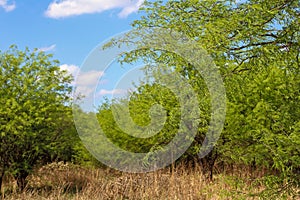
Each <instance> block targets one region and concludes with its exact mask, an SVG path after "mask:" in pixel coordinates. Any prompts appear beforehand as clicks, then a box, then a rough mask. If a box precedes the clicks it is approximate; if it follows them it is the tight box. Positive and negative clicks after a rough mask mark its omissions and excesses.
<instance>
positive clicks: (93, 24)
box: [0, 0, 143, 95]
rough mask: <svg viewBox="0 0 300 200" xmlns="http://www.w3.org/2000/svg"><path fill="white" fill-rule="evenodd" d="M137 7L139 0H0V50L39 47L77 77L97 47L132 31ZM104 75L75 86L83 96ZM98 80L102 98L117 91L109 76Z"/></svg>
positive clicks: (98, 73)
mask: <svg viewBox="0 0 300 200" xmlns="http://www.w3.org/2000/svg"><path fill="white" fill-rule="evenodd" d="M142 3H143V0H60V1H57V0H26V1H24V0H14V1H11V0H0V27H1V29H0V30H1V31H0V50H1V51H5V50H7V49H8V47H9V46H10V45H12V44H16V45H17V46H18V47H19V49H24V48H25V47H29V48H30V49H33V48H39V49H40V50H42V51H46V52H47V53H53V54H54V58H55V59H58V60H59V61H60V62H61V67H62V69H66V70H68V71H70V73H73V74H76V73H78V71H80V69H79V67H80V66H81V65H82V63H83V61H84V60H85V58H86V57H87V56H88V54H89V52H91V51H92V50H93V49H94V48H95V47H96V46H97V45H99V44H100V43H101V42H103V41H104V40H106V39H108V38H110V37H112V36H114V35H116V34H118V33H120V32H123V31H126V30H129V29H130V28H131V26H130V24H131V23H132V22H133V20H135V19H138V18H139V17H140V15H141V13H137V10H138V8H139V7H140V6H141V4H142ZM115 72H116V71H113V72H112V73H115ZM122 73H123V72H122ZM104 75H105V73H104V72H103V71H97V70H94V71H90V72H84V74H83V72H82V77H81V79H83V80H80V81H78V83H77V84H78V85H77V86H78V87H81V90H82V91H83V92H88V90H89V87H90V86H91V85H88V84H95V82H97V81H99V79H98V78H99V76H104ZM102 81H103V82H102V84H103V88H102V89H101V88H100V89H99V90H102V93H101V94H102V95H109V94H112V93H113V92H114V91H118V90H116V88H114V87H113V86H112V84H110V81H111V80H109V77H108V76H106V78H104V79H103V80H102ZM100 83H101V81H100ZM80 84H81V85H80ZM119 91H120V90H119Z"/></svg>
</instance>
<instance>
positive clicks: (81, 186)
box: [2, 163, 264, 200]
mask: <svg viewBox="0 0 300 200" xmlns="http://www.w3.org/2000/svg"><path fill="white" fill-rule="evenodd" d="M249 172H250V170H249V169H247V168H240V167H239V168H238V167H236V168H234V167H233V168H229V167H227V171H226V173H218V174H217V175H215V178H214V180H212V181H209V180H208V179H206V178H205V175H204V173H202V171H201V168H200V167H199V166H196V167H186V166H184V167H183V166H177V167H174V168H172V167H171V168H168V169H163V170H159V171H156V172H150V173H143V174H130V173H122V172H118V171H114V170H111V169H107V170H104V169H91V168H84V167H80V166H76V165H73V164H63V163H52V164H50V165H47V166H44V167H42V168H40V169H37V170H36V171H35V172H34V174H33V175H31V176H30V177H28V181H29V184H28V186H27V188H26V189H25V191H24V192H22V193H17V192H16V188H15V183H14V182H13V181H12V180H11V179H8V180H7V181H6V183H5V184H4V190H5V191H3V193H4V194H2V198H5V199H7V200H17V199H22V200H23V199H24V200H27V199H33V200H40V199H53V200H54V199H68V200H69V199H74V200H94V199H95V200H97V199H99V200H106V199H107V200H108V199H109V200H111V199H112V200H123V199H124V200H125V199H134V200H138V199H143V200H148V199H149V200H156V199H157V200H158V199H162V200H167V199H172V200H176V199H180V200H181V199H182V200H189V199H201V200H205V199H259V197H258V196H255V195H252V196H251V194H256V193H259V192H260V191H262V190H263V189H264V186H263V185H261V184H259V183H258V182H256V181H254V180H253V179H252V177H253V176H254V175H255V176H256V177H258V176H263V174H264V171H262V170H260V171H251V173H249Z"/></svg>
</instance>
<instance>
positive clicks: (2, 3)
mask: <svg viewBox="0 0 300 200" xmlns="http://www.w3.org/2000/svg"><path fill="white" fill-rule="evenodd" d="M0 7H2V8H4V10H5V11H6V12H10V11H12V10H14V9H15V8H16V4H15V2H13V3H11V4H9V3H8V2H7V0H0Z"/></svg>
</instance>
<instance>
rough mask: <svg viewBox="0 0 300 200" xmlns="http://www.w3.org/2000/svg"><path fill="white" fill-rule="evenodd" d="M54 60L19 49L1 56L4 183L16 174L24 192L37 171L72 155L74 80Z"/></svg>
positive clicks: (0, 135)
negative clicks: (71, 104) (27, 179)
mask: <svg viewBox="0 0 300 200" xmlns="http://www.w3.org/2000/svg"><path fill="white" fill-rule="evenodd" d="M51 57H52V56H51V55H47V54H45V53H44V52H40V51H38V50H34V51H30V50H28V49H26V50H24V51H21V50H18V49H17V47H16V46H12V47H10V49H9V50H8V51H5V52H1V55H0V88H1V89H0V104H1V107H0V142H1V146H0V170H1V174H0V175H1V176H0V181H1V182H0V183H2V178H3V176H4V174H5V173H11V174H12V175H13V176H14V177H15V178H16V180H17V183H18V187H19V188H20V189H21V190H22V189H24V187H25V186H26V177H27V176H28V175H29V173H30V172H31V171H32V169H33V167H34V166H36V165H37V164H43V163H46V162H50V161H52V160H55V159H62V160H65V159H70V156H71V155H70V154H72V153H70V152H68V151H71V150H72V147H71V145H72V141H70V140H72V139H74V137H75V136H74V133H75V132H73V130H74V129H73V130H72V126H73V124H72V120H70V119H72V118H71V108H70V100H71V95H70V92H71V86H70V81H71V77H70V76H68V75H67V74H66V72H65V71H61V70H60V68H59V66H58V61H56V60H53V59H52V58H51Z"/></svg>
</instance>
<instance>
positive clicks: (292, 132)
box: [110, 0, 300, 184]
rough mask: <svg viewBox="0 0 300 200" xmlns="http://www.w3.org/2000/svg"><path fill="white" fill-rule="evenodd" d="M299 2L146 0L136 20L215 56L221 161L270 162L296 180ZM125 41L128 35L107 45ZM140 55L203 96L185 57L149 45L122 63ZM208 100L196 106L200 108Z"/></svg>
mask: <svg viewBox="0 0 300 200" xmlns="http://www.w3.org/2000/svg"><path fill="white" fill-rule="evenodd" d="M299 7H300V2H299V1H298V0H275V1H268V0H245V1H238V2H237V1H235V0H226V1H218V0H212V1H198V0H190V1H179V0H175V1H167V2H165V1H155V2H146V3H145V4H144V7H143V8H142V11H145V15H144V16H142V17H141V19H139V20H136V21H135V22H134V23H133V29H134V31H136V32H138V31H139V30H142V29H143V28H157V27H159V28H164V29H166V30H175V31H177V32H180V33H183V34H184V35H185V36H187V37H189V38H190V39H193V40H194V41H196V42H198V44H199V46H202V47H203V48H204V49H206V50H207V51H208V53H209V54H210V55H211V56H212V57H213V59H214V61H215V63H216V65H217V66H218V67H219V70H220V72H221V74H222V76H223V80H224V82H225V86H226V91H227V105H228V113H227V118H226V123H225V129H224V132H223V134H222V137H221V139H220V140H219V143H218V144H217V145H216V147H215V149H214V151H215V152H219V153H220V154H217V155H221V157H220V159H223V161H225V162H230V161H234V162H239V163H243V164H249V163H252V164H254V165H255V166H261V165H265V166H269V168H270V169H276V170H279V172H280V173H282V174H283V178H282V179H281V180H286V179H288V180H293V181H291V182H294V181H296V182H297V180H298V182H297V184H299V177H298V176H297V175H295V173H294V172H296V171H297V170H299V166H300V162H299V141H300V138H299V128H298V127H299V119H300V115H299V104H300V101H299V89H300V84H299V76H300V61H299V56H300V26H299V25H300V17H299V16H300V10H299ZM142 37H143V36H142ZM129 39H130V38H129ZM135 41H136V40H132V41H131V42H135ZM124 42H125V43H126V42H127V43H128V38H126V39H125V40H124V39H120V40H117V41H113V42H112V43H110V45H117V44H122V43H124ZM129 42H130V41H129ZM141 58H142V59H145V60H152V61H154V62H163V63H164V64H165V65H166V66H169V68H170V69H173V70H176V71H177V72H179V73H181V74H182V76H183V77H185V78H187V79H188V81H190V83H191V85H193V88H194V89H195V90H196V91H198V92H199V93H200V94H203V93H204V94H205V91H203V89H202V88H203V81H202V80H201V78H200V76H201V75H199V74H197V71H196V70H195V67H194V66H193V65H191V63H187V61H186V60H185V59H184V58H182V57H180V56H178V55H176V54H174V53H172V52H169V51H164V50H163V49H153V48H147V47H146V46H145V48H139V49H138V50H136V51H132V52H130V53H126V54H125V55H124V57H122V59H123V61H125V62H132V61H136V60H138V59H141ZM195 77H196V78H195ZM195 79H196V80H195ZM206 105H207V104H203V105H199V108H200V110H201V109H202V110H203V109H205V107H203V106H206ZM205 113H206V114H207V113H208V114H209V111H207V112H205ZM206 124H208V123H206ZM203 128H205V127H200V129H203ZM199 133H201V130H199ZM200 136H201V134H200ZM199 138H200V141H199V143H201V139H202V138H201V137H199ZM194 155H195V156H197V153H195V154H194ZM208 159H211V158H208Z"/></svg>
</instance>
